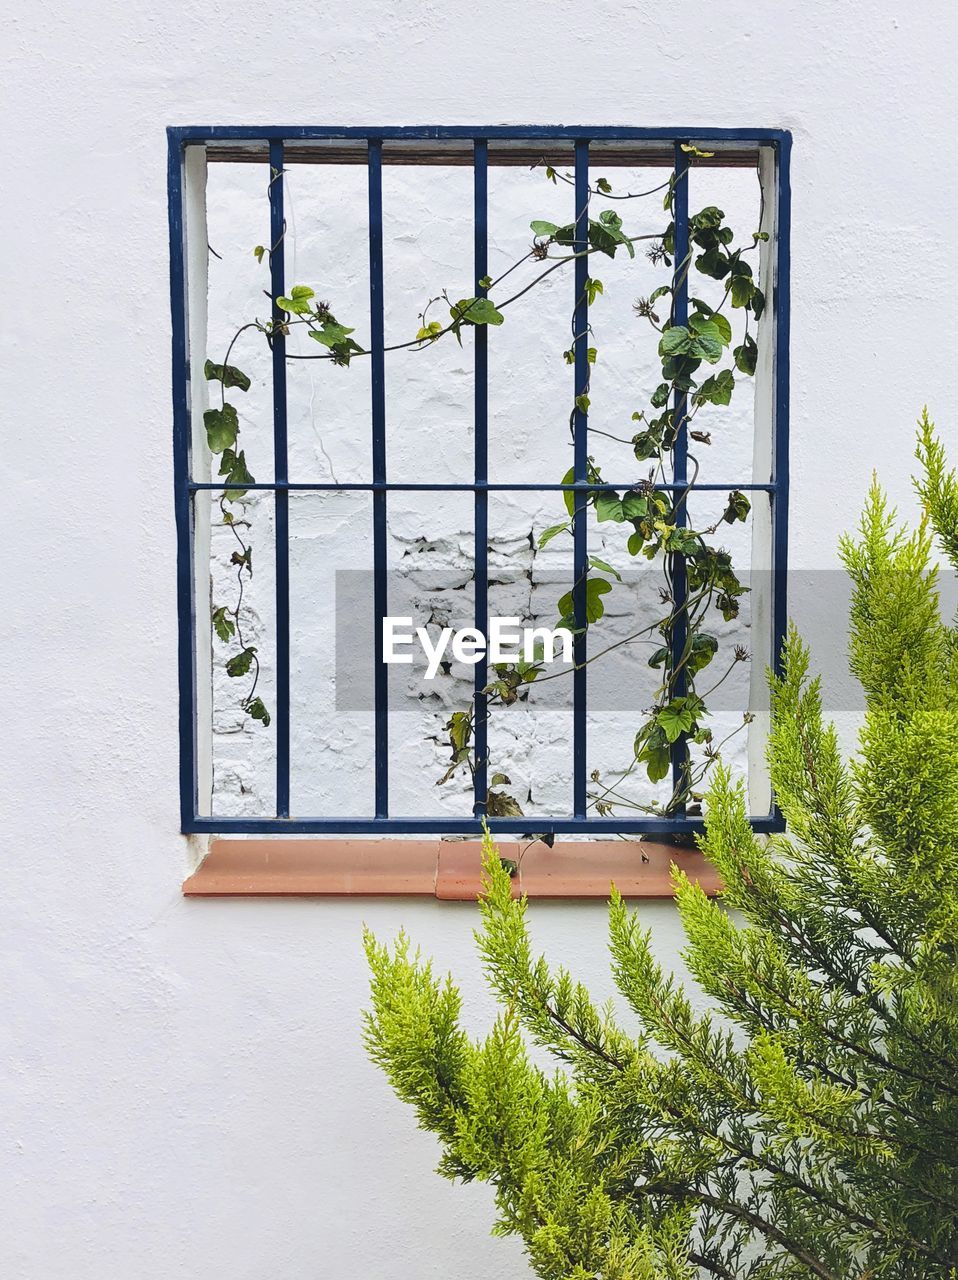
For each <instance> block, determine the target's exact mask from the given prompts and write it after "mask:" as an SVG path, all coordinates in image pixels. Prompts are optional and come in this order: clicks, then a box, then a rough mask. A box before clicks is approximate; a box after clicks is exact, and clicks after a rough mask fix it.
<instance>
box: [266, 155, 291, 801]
mask: <svg viewBox="0 0 958 1280" xmlns="http://www.w3.org/2000/svg"><path fill="white" fill-rule="evenodd" d="M283 159H284V158H283V144H282V142H271V143H270V144H269V235H270V253H269V271H270V289H271V291H272V295H273V325H274V330H273V478H274V480H276V482H277V484H279V485H285V484H286V483H287V482H288V480H289V450H288V440H287V425H286V338H285V335H284V334H283V333H282V331H281V329H280V328H279V326H280V325H281V324H282V321H283V319H284V318H285V315H284V312H283V311H282V310H281V309H280V308H279V307H278V306H277V305H276V299H277V298H279V297H282V295H283V294H284V293H285V292H286V219H285V213H284V209H283V183H284V178H283ZM274 510H275V517H274V524H275V557H276V816H277V817H278V818H288V817H289V491H288V490H287V489H285V488H277V490H276V493H275V507H274Z"/></svg>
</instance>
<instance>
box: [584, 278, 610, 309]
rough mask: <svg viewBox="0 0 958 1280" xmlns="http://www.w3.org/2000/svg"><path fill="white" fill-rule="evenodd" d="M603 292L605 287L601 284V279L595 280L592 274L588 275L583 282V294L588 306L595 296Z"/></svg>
mask: <svg viewBox="0 0 958 1280" xmlns="http://www.w3.org/2000/svg"><path fill="white" fill-rule="evenodd" d="M604 292H605V289H604V288H603V286H602V281H601V280H595V279H593V277H592V276H589V278H588V279H587V280H586V282H585V296H586V298H587V299H588V301H589V306H591V305H592V303H593V302H595V300H596V298H597V297H598V296H599V294H600V293H604Z"/></svg>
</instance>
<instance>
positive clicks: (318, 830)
mask: <svg viewBox="0 0 958 1280" xmlns="http://www.w3.org/2000/svg"><path fill="white" fill-rule="evenodd" d="M749 821H750V822H751V824H752V829H753V830H754V831H757V832H760V833H763V834H770V833H773V832H780V831H784V830H785V822H784V820H783V819H782V818H781V817H780V816H778V815H777V814H763V815H761V816H760V817H753V818H750V819H749ZM486 822H487V823H488V826H489V830H490V831H492V832H493V834H496V833H497V832H502V833H503V834H511V835H522V834H524V833H527V832H528V833H535V835H537V836H539V835H571V834H577V835H595V834H598V833H600V832H601V833H603V834H605V835H674V834H680V833H687V832H697V831H702V830H703V829H704V823H703V821H702V819H701V818H653V817H647V818H543V817H528V818H487V819H486ZM183 829H184V831H185V832H187V833H188V834H201V833H212V834H214V835H229V834H230V833H231V832H234V833H247V834H249V835H278V834H285V835H322V834H329V835H383V834H385V835H414V834H423V835H479V834H481V832H482V819H481V818H425V817H423V818H216V817H194V818H193V820H192V822H189V823H187V824H185V825H184V828H183Z"/></svg>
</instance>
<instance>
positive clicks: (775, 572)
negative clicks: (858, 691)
mask: <svg viewBox="0 0 958 1280" xmlns="http://www.w3.org/2000/svg"><path fill="white" fill-rule="evenodd" d="M791 151H792V139H791V136H790V135H786V136H785V137H784V138H783V139H782V140H781V141H780V142H779V144H778V155H777V157H776V159H777V164H776V179H777V181H776V189H777V200H778V207H777V217H776V220H775V221H776V240H777V242H776V255H775V288H774V291H773V295H772V298H773V304H774V308H775V347H774V352H775V451H774V458H773V471H772V479H773V480H774V482H775V491H774V493H773V494H772V584H773V592H774V604H773V607H772V614H773V622H772V625H773V642H772V643H773V647H774V651H773V654H772V661H773V664H774V669H775V671H776V673H777V674H779V675H780V674H781V671H782V645H783V643H784V641H785V634H786V629H787V626H788V595H787V590H786V586H787V582H786V579H787V574H788V425H789V424H788V413H789V405H788V382H789V349H788V347H789V324H790V315H789V313H790V310H791V279H790V271H791V244H790V239H791V227H792V188H791V173H790V168H791Z"/></svg>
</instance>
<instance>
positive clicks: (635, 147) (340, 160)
mask: <svg viewBox="0 0 958 1280" xmlns="http://www.w3.org/2000/svg"><path fill="white" fill-rule="evenodd" d="M269 145H270V144H269V143H268V142H265V141H262V142H261V141H257V142H211V143H207V144H205V149H206V158H207V160H209V161H210V162H213V163H217V164H261V163H262V162H263V161H265V160H266V158H267V153H268V148H269ZM472 145H473V144H471V143H469V142H465V141H448V140H447V141H438V142H435V141H433V142H429V141H424V142H402V141H400V142H389V141H387V142H386V143H385V144H384V146H383V157H382V160H383V164H384V165H386V166H396V165H398V166H403V165H407V166H414V167H422V166H425V167H429V166H437V165H442V166H443V167H446V166H461V167H462V168H472V165H473V152H472ZM762 145H763V144H761V143H753V144H752V145H750V146H746V145H742V144H737V145H735V144H726V145H723V146H722V147H721V148H718V149H716V151H715V152H714V153H713V154H712V155H711V156H709V157H707V158H705V159H702V158H701V157H700V158H699V159H698V160H697V161H696V166H697V167H699V168H706V169H753V168H754V167H755V165H756V163H757V161H758V157H759V154H760V151H761V149H762ZM284 146H285V150H286V159H285V163H286V165H287V167H288V166H289V165H294V164H299V165H365V164H366V160H367V148H368V144H367V143H366V142H353V141H350V140H349V139H346V138H334V139H329V140H328V141H325V142H291V143H289V142H288V143H285V144H284ZM590 154H591V156H592V159H593V161H594V167H601V168H602V169H622V168H663V169H671V167H672V154H673V146H672V144H671V143H665V142H625V143H613V142H607V143H604V144H603V143H601V142H600V143H597V144H596V143H594V144H593V145H592V147H591V149H590ZM543 164H547V165H552V166H553V167H555V168H561V167H562V166H564V165H566V164H568V165H569V166H570V168H571V165H572V154H571V151H570V150H569V145H568V143H567V142H565V141H564V140H562V139H548V138H544V139H542V141H540V142H536V141H529V140H526V141H523V142H499V143H495V142H494V143H493V144H492V148H491V150H490V152H489V167H490V168H494V169H500V168H512V167H514V168H524V169H527V168H531V167H533V166H537V165H538V166H541V165H543Z"/></svg>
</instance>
